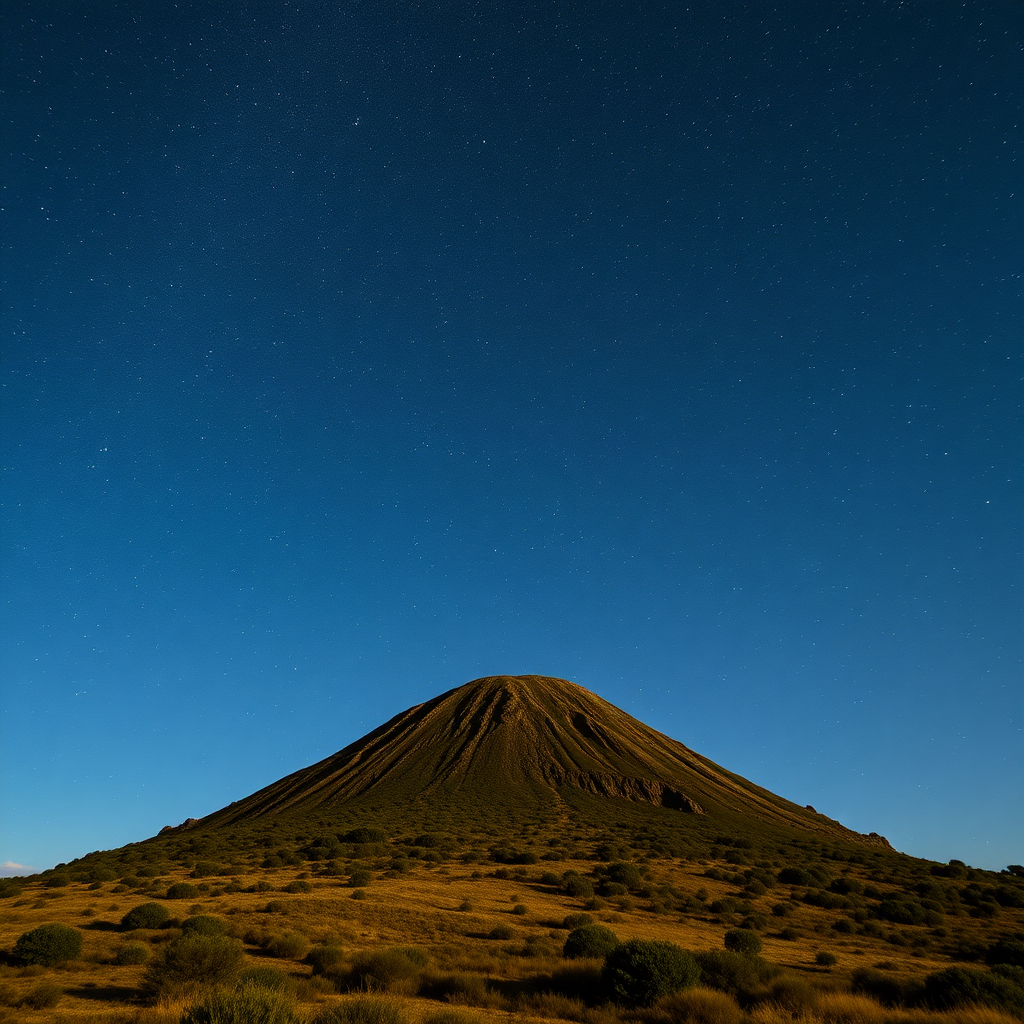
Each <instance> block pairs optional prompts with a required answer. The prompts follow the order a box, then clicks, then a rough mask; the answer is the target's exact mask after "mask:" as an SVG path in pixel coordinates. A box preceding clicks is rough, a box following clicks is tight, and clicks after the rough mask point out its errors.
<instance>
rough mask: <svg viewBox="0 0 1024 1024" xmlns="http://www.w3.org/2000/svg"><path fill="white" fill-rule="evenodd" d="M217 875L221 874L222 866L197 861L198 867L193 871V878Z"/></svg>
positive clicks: (210, 861)
mask: <svg viewBox="0 0 1024 1024" xmlns="http://www.w3.org/2000/svg"><path fill="white" fill-rule="evenodd" d="M217 874H220V865H219V864H216V863H215V862H214V861H212V860H197V861H196V866H195V867H194V868H193V869H192V877H193V878H208V877H209V876H210V875H217Z"/></svg>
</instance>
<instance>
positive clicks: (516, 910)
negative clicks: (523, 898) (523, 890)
mask: <svg viewBox="0 0 1024 1024" xmlns="http://www.w3.org/2000/svg"><path fill="white" fill-rule="evenodd" d="M529 912H530V911H529V910H528V909H527V907H526V904H525V903H517V904H516V905H515V906H514V907H513V908H512V913H513V914H515V915H516V917H525V916H526V915H527V914H528V913H529Z"/></svg>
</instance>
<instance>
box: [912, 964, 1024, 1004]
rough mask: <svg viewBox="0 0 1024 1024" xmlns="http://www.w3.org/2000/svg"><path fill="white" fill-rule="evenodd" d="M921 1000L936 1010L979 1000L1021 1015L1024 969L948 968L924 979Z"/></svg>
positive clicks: (978, 1001)
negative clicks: (984, 969) (982, 969)
mask: <svg viewBox="0 0 1024 1024" xmlns="http://www.w3.org/2000/svg"><path fill="white" fill-rule="evenodd" d="M924 1001H925V1002H926V1003H928V1005H930V1006H932V1007H934V1008H935V1009H939V1010H946V1009H950V1008H952V1007H954V1006H960V1005H964V1004H969V1003H981V1004H982V1005H984V1006H993V1007H997V1008H999V1009H1003V1010H1007V1011H1009V1012H1010V1013H1013V1014H1014V1015H1015V1016H1020V1015H1021V1013H1022V1012H1024V968H1021V967H997V968H995V969H994V970H992V971H976V970H973V969H972V968H970V967H947V968H946V969H945V970H944V971H938V972H936V973H935V974H929V975H928V976H927V977H926V978H925V979H924Z"/></svg>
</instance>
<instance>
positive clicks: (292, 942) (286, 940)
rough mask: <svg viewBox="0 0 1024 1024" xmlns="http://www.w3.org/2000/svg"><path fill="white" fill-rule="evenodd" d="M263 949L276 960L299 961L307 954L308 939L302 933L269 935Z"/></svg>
mask: <svg viewBox="0 0 1024 1024" xmlns="http://www.w3.org/2000/svg"><path fill="white" fill-rule="evenodd" d="M263 948H264V949H265V950H266V951H267V952H268V953H269V954H270V955H271V956H273V957H277V959H278V960H301V959H302V958H303V957H304V956H305V955H306V953H307V952H309V939H307V938H306V936H305V935H303V934H302V932H295V931H292V932H283V933H281V934H279V935H271V936H270V938H269V939H268V940H267V941H266V943H264V945H263Z"/></svg>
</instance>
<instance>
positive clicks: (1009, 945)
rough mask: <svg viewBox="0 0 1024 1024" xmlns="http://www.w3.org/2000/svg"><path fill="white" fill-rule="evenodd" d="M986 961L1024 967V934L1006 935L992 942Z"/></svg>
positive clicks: (987, 951) (986, 953)
mask: <svg viewBox="0 0 1024 1024" xmlns="http://www.w3.org/2000/svg"><path fill="white" fill-rule="evenodd" d="M985 963H987V964H1014V965H1016V966H1017V967H1024V936H1022V935H1013V936H1004V937H1003V938H1001V939H999V940H997V941H996V942H994V943H992V945H991V946H989V948H988V949H987V950H986V952H985Z"/></svg>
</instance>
